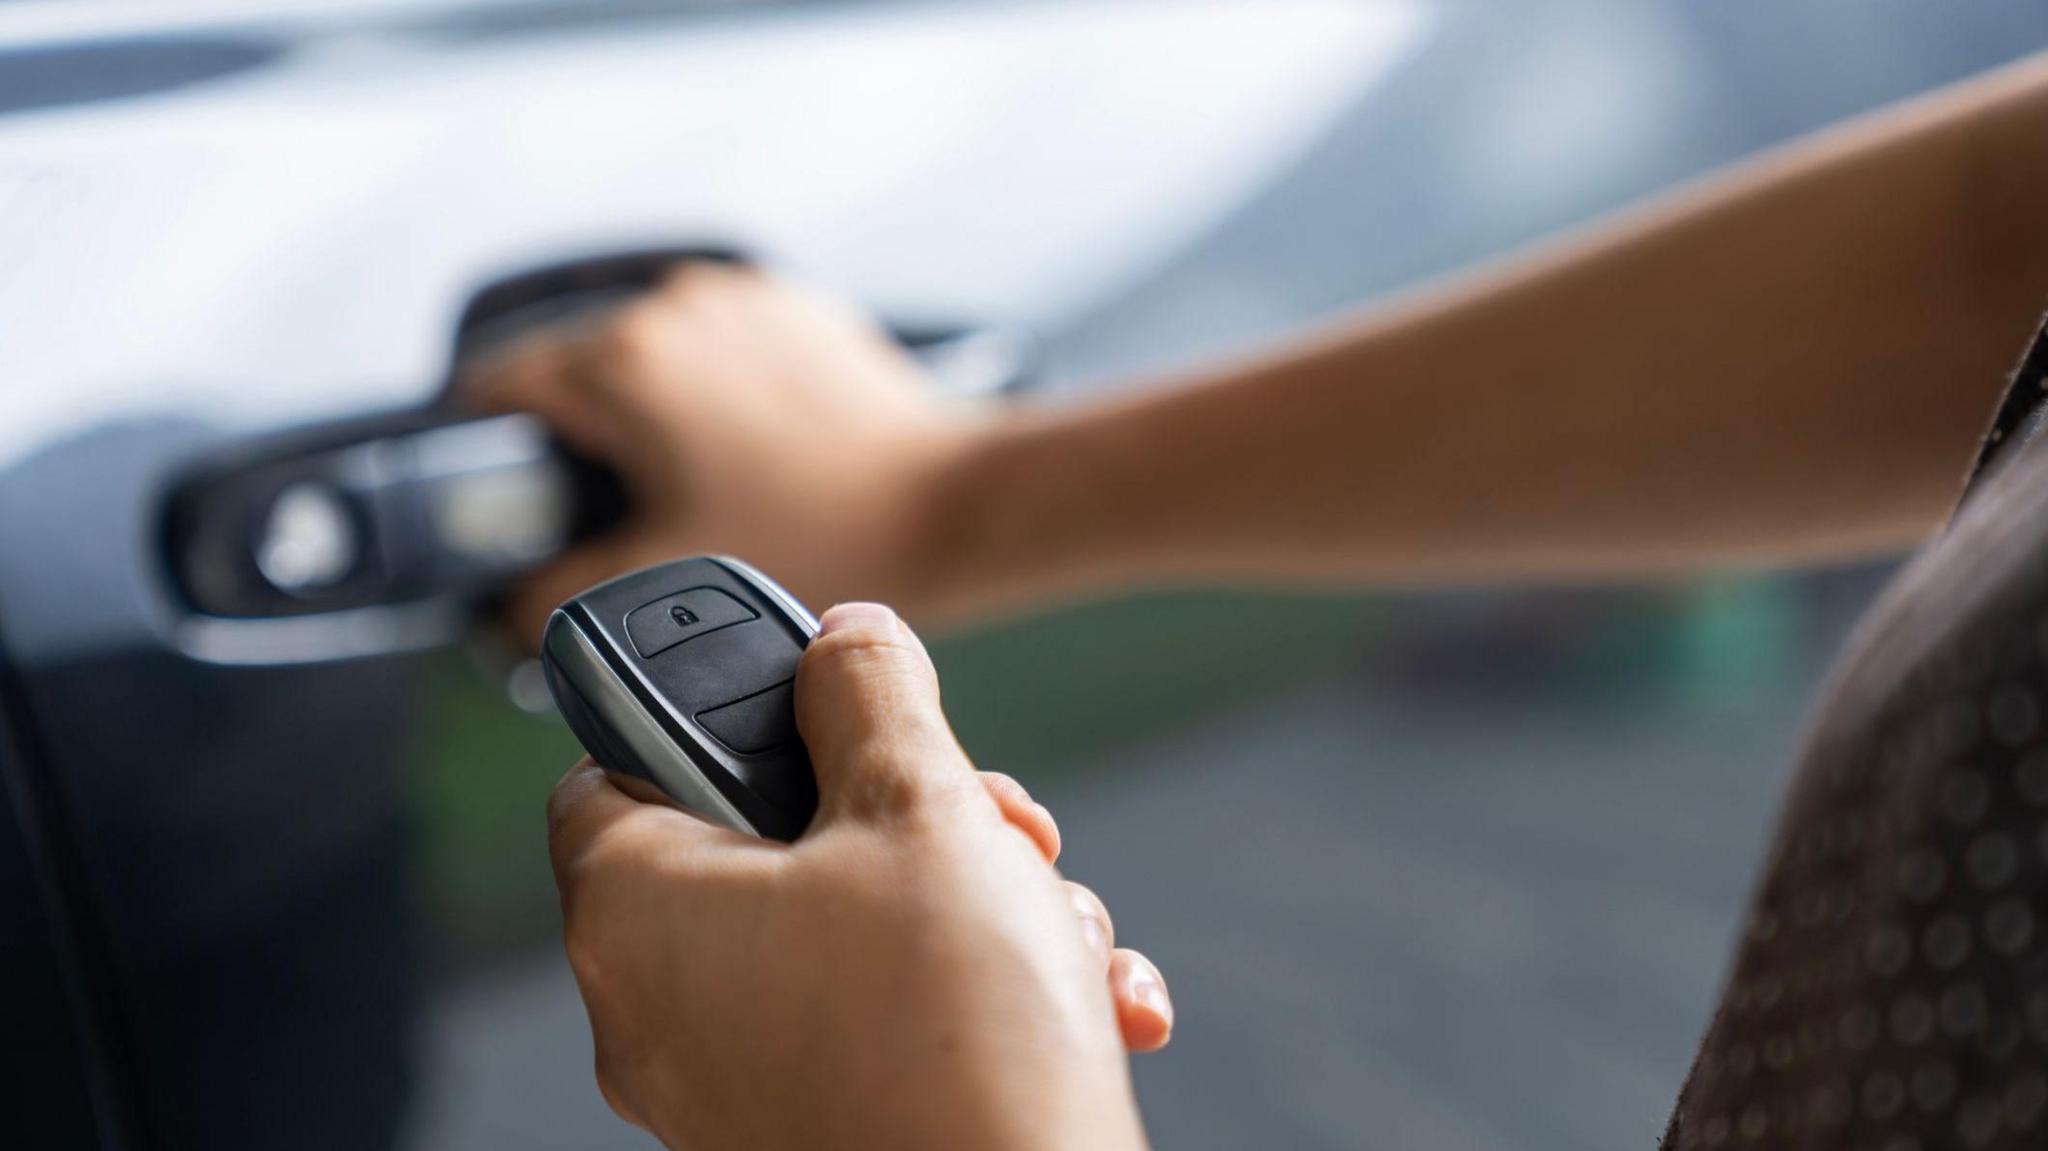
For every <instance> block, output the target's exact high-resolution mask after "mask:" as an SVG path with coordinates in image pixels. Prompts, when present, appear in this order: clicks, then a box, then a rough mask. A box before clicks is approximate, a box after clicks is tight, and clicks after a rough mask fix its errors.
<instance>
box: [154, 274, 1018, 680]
mask: <svg viewBox="0 0 2048 1151" xmlns="http://www.w3.org/2000/svg"><path fill="white" fill-rule="evenodd" d="M739 259H740V257H739V256H737V255H736V254H734V253H732V252H730V251H728V250H724V249H715V248H710V249H705V248H690V249H680V248H670V249H654V250H642V251H635V252H628V253H619V254H612V255H605V256H598V257H593V258H589V259H583V260H576V261H573V262H569V263H564V264H557V265H552V266H549V267H546V268H541V269H536V270H533V271H528V272H523V273H521V274H519V275H516V276H512V277H508V278H506V279H503V280H499V281H496V282H494V283H492V284H490V285H487V286H486V287H484V288H483V289H482V290H481V291H479V292H478V293H477V294H476V295H475V296H474V297H472V298H471V300H470V302H469V304H468V306H467V307H466V308H465V309H464V310H463V312H462V317H461V320H460V322H459V323H458V325H457V330H456V333H455V337H454V346H453V350H452V354H451V356H450V368H449V375H450V378H451V379H452V378H453V376H454V374H455V372H456V371H458V370H459V369H460V368H461V367H462V366H463V365H464V364H466V363H468V362H471V361H472V360H473V359H474V358H475V357H476V356H479V355H484V354H487V353H489V352H490V351H491V350H493V349H495V348H499V347H503V346H505V345H506V344H508V343H510V342H511V341H514V340H516V339H517V338H519V337H520V336H522V335H525V334H527V333H530V332H532V331H535V330H537V329H540V328H543V327H546V326H549V325H553V324H558V323H563V322H567V321H570V320H572V319H577V318H587V317H588V316H590V315H591V314H593V313H595V312H599V311H602V310H604V309H606V308H611V307H616V306H618V305H619V304H621V303H623V302H625V301H627V300H630V299H631V298H633V297H634V296H635V295H636V294H638V293H641V292H645V291H647V290H650V289H651V288H653V287H654V286H655V285H657V284H659V283H660V282H661V280H662V279H663V277H664V276H666V275H667V274H668V272H669V271H670V270H671V269H673V268H674V267H675V266H676V265H677V264H678V263H681V262H685V261H691V260H713V261H719V262H738V261H739ZM891 331H892V334H894V335H895V337H896V338H897V340H898V341H899V342H900V343H902V344H903V346H904V347H905V348H906V350H908V351H910V352H911V354H912V355H914V356H916V357H918V358H919V359H920V360H921V361H922V362H924V363H925V364H926V365H927V367H928V368H930V369H931V370H932V372H933V374H934V375H935V377H936V378H937V379H938V380H939V381H940V383H941V385H942V386H943V387H945V388H946V389H947V390H949V391H954V392H969V393H1000V392H1006V391H1009V390H1012V389H1014V388H1016V387H1018V386H1020V385H1022V384H1023V383H1025V382H1026V381H1027V380H1028V378H1029V377H1030V375H1031V374H1032V372H1033V371H1034V370H1035V366H1036V354H1037V353H1036V348H1035V346H1034V344H1033V342H1032V341H1031V340H1030V339H1028V338H1027V337H1025V336H1023V335H1021V334H1020V333H1017V332H1014V331H1010V330H1007V329H999V328H991V327H971V326H967V325H956V324H945V323H920V324H904V323H898V324H894V325H891ZM626 511H627V499H626V495H625V491H624V488H623V486H622V485H621V484H620V482H619V480H618V477H617V476H616V475H614V474H613V473H612V472H611V471H610V470H609V469H607V468H606V467H604V466H603V465H601V464H599V463H597V462H595V461H592V460H589V459H586V458H583V457H580V456H578V455H577V454H575V453H574V452H572V451H570V450H568V449H567V448H566V447H564V446H563V445H562V444H561V443H560V442H559V441H557V440H556V439H555V438H554V436H553V435H552V434H551V433H550V431H549V430H548V428H547V426H546V425H545V424H544V423H543V422H542V421H541V420H539V419H538V418H537V417H534V416H530V415H524V414H509V415H491V416H475V415H472V414H467V413H463V412H460V411H457V410H455V409H454V408H453V407H452V406H451V405H449V404H448V403H447V402H446V397H445V393H444V397H443V400H442V401H441V402H437V403H436V404H435V405H433V406H430V407H427V408H423V409H411V410H404V411H397V412H388V413H383V414H378V415H372V416H367V417H361V418H357V419H351V420H347V421H342V422H338V423H332V424H326V425H322V426H318V427H313V428H306V429H297V430H293V431H288V432H284V433H280V434H276V435H270V436H262V437H257V438H253V439H245V440H241V441H238V442H236V443H234V444H232V445H230V446H229V447H227V448H226V449H224V450H215V451H213V452H211V453H209V454H208V455H207V456H206V457H205V458H203V459H201V460H198V461H195V462H193V463H192V464H191V465H190V466H188V467H186V468H185V469H183V470H182V471H180V472H178V473H177V474H176V475H175V476H174V477H173V478H172V481H171V483H170V484H169V485H168V489H167V493H166V495H165V498H164V501H163V505H162V514H161V518H160V525H161V530H160V552H161V555H162V559H163V566H164V574H165V577H166V580H165V582H166V583H167V585H168V589H169V591H170V595H169V597H168V598H169V599H170V601H171V602H172V610H171V611H170V613H169V620H170V626H171V629H172V631H173V638H174V640H175V641H176V645H177V646H178V647H179V648H180V649H181V650H183V651H184V652H185V653H186V654H188V655H190V656H192V657H194V658H199V659H205V660H209V661H213V662H227V663H301V662H309V661H317V660H325V659H334V658H347V657H354V656H364V655H373V654H381V653H386V652H392V651H399V650H410V649H416V648H421V647H429V646H436V645H439V644H443V643H446V642H449V641H451V640H453V639H456V638H459V636H460V635H461V634H462V633H463V632H464V631H465V630H467V628H468V626H469V624H470V621H471V619H472V618H473V616H474V614H475V606H476V605H477V604H478V603H479V602H480V601H483V600H485V599H487V598H488V597H490V596H491V595H492V593H494V592H496V591H498V590H500V589H502V588H503V587H504V586H506V585H507V584H508V583H509V582H510V581H511V580H513V579H516V578H517V577H518V576H519V575H521V574H523V573H525V572H527V571H530V570H532V569H533V568H535V567H537V566H539V565H541V564H543V563H545V562H547V560H548V559H550V558H551V557H553V556H554V555H556V554H559V553H560V552H561V551H562V550H563V549H564V548H567V547H569V546H571V545H572V544H574V543H575V542H576V541H577V540H580V539H584V538H587V537H589V536H592V535H595V534H598V533H600V532H602V531H604V530H605V529H607V528H608V527H610V526H612V525H613V524H615V523H617V522H618V520H619V519H620V518H621V517H622V516H624V515H625V514H626Z"/></svg>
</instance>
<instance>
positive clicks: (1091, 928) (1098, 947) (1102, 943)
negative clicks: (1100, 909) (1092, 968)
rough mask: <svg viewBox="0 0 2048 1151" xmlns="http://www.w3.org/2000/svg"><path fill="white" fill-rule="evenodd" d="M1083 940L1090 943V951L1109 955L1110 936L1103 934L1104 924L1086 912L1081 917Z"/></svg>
mask: <svg viewBox="0 0 2048 1151" xmlns="http://www.w3.org/2000/svg"><path fill="white" fill-rule="evenodd" d="M1081 938H1083V939H1085V940H1087V941H1088V950H1090V951H1093V952H1095V953H1096V954H1097V955H1103V956H1107V955H1108V954H1109V936H1107V935H1104V934H1103V933H1102V924H1101V923H1098V922H1097V921H1096V919H1095V917H1094V916H1093V915H1089V914H1087V913H1086V912H1083V913H1082V915H1081Z"/></svg>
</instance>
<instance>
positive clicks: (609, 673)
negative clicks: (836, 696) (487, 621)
mask: <svg viewBox="0 0 2048 1151" xmlns="http://www.w3.org/2000/svg"><path fill="white" fill-rule="evenodd" d="M817 633H818V621H817V619H816V618H815V617H813V616H812V615H811V613H810V612H809V611H808V610H806V609H805V608H804V606H803V605H802V604H800V603H798V602H797V601H796V599H795V598H794V597H792V596H791V595H790V594H789V593H788V592H786V591H784V590H783V589H782V588H781V587H779V586H777V585H776V583H775V581H773V580H771V579H769V578H768V577H767V576H764V575H762V574H761V573H760V572H758V571H755V570H754V569H753V568H751V567H748V566H747V565H746V564H744V563H741V562H740V561H738V560H735V559H727V558H724V557H716V558H713V557H700V558H697V559H685V560H677V561H675V562H673V563H665V564H659V565H657V566H655V567H651V568H643V569H641V570H640V571H636V572H632V573H630V574H627V575H623V576H620V577H618V578H617V579H614V580H609V581H607V582H605V583H601V584H599V585H597V586H596V587H594V588H591V589H590V590H588V591H586V592H584V593H582V594H581V595H578V596H576V597H575V598H573V599H571V600H569V601H568V602H567V603H564V604H563V605H562V606H561V607H559V608H557V609H555V613H554V615H553V616H552V617H550V618H549V620H548V627H547V632H546V634H545V636H544V637H543V639H542V641H541V662H542V665H543V666H544V667H545V669H546V671H547V682H548V690H549V691H550V692H552V693H553V694H554V697H555V706H556V707H558V708H560V709H561V712H562V716H563V718H565V719H567V720H568V722H569V728H570V730H572V731H574V732H575V733H576V738H577V739H579V740H581V741H582V742H583V746H584V748H585V749H586V750H587V751H589V752H590V754H591V756H592V757H593V758H595V759H596V760H597V762H598V763H599V764H601V765H603V766H604V767H606V768H608V769H610V770H612V771H618V772H624V773H625V774H627V775H632V776H638V777H639V778H641V779H645V780H647V781H648V782H650V783H653V784H654V785H655V786H657V787H659V788H661V790H662V791H664V792H666V793H667V794H668V795H669V797H670V798H672V799H674V800H675V801H676V802H677V803H680V804H682V805H683V806H684V807H687V808H689V809H690V810H692V811H694V812H696V813H698V814H699V815H702V816H704V817H705V818H707V819H710V820H711V821H712V822H714V823H718V824H721V825H723V826H726V827H730V828H732V829H733V830H735V831H743V832H746V833H748V834H752V835H760V836H765V837H768V838H772V839H781V840H792V839H795V838H796V837H797V836H798V835H800V834H802V833H803V830H804V828H805V827H806V826H807V825H809V823H810V821H811V815H812V813H813V812H815V811H816V810H817V806H818V786H817V780H816V778H815V777H814V776H813V775H812V774H811V759H810V755H809V753H808V752H806V751H805V750H804V744H803V740H802V739H801V738H800V737H799V736H798V735H797V730H796V707H795V694H794V690H793V689H794V687H795V681H796V666H797V661H798V660H799V659H801V658H802V656H803V651H804V647H805V646H806V645H807V644H809V643H810V641H811V637H813V636H815V635H816V634H817Z"/></svg>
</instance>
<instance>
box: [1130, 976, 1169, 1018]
mask: <svg viewBox="0 0 2048 1151" xmlns="http://www.w3.org/2000/svg"><path fill="white" fill-rule="evenodd" d="M1128 990H1129V991H1130V996H1131V1002H1133V1003H1135V1004H1137V1005H1138V1006H1140V1007H1143V1008H1145V1009H1146V1010H1147V1011H1150V1012H1152V1013H1153V1014H1155V1015H1157V1016H1159V1018H1161V1019H1163V1020H1165V1021H1166V1026H1167V1027H1168V1028H1171V1027H1172V1026H1173V1000H1172V998H1170V997H1169V996H1168V995H1167V994H1166V981H1165V980H1163V979H1161V978H1159V972H1157V971H1155V970H1153V967H1152V964H1151V963H1150V962H1147V961H1144V960H1139V961H1137V962H1134V963H1132V964H1131V981H1130V984H1129V988H1128Z"/></svg>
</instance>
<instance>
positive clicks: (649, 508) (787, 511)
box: [459, 264, 979, 641]
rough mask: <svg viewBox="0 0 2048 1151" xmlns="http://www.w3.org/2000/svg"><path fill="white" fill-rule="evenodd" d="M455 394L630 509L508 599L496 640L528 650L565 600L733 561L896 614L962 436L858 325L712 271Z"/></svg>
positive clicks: (798, 296) (807, 591)
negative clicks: (590, 461)
mask: <svg viewBox="0 0 2048 1151" xmlns="http://www.w3.org/2000/svg"><path fill="white" fill-rule="evenodd" d="M459 388H460V392H461V394H462V395H463V397H464V398H465V399H466V400H467V401H468V402H470V403H472V404H473V405H475V406H477V407H480V408H483V409H486V410H493V411H507V410H521V411H531V412H534V413H537V414H538V415H540V416H542V417H543V418H545V419H546V420H547V421H548V423H549V424H550V425H552V426H553V428H554V430H555V432H556V434H558V435H559V436H561V437H562V439H563V440H564V441H565V442H566V443H568V444H569V445H570V446H572V447H574V448H575V449H577V450H578V451H581V452H583V453H585V454H587V455H589V456H591V457H592V458H595V459H598V460H602V461H604V462H605V463H607V464H609V465H610V466H612V467H614V468H616V469H617V470H618V471H619V473H620V475H621V476H622V477H623V478H624V481H625V484H626V487H627V490H628V493H629V495H630V496H631V498H632V500H633V512H632V515H631V518H630V520H629V522H627V523H626V524H624V525H622V526H621V527H620V529H619V530H617V531H615V532H613V533H611V534H609V535H607V536H606V537H605V538H603V539H600V540H596V541H592V542H591V543H588V544H586V545H584V546H582V547H580V548H577V549H575V550H573V551H571V552H569V553H568V554H566V555H564V556H562V557H561V558H559V559H558V560H557V561H556V562H555V563H553V564H552V565H551V566H549V567H548V568H546V569H545V570H543V571H541V572H539V573H538V574H536V575H535V576H533V577H531V578H529V579H528V580H527V581H525V583H524V584H523V586H521V587H520V588H519V589H517V591H516V592H515V594H514V596H513V597H512V600H511V603H510V605H509V610H510V616H511V622H512V624H513V626H514V627H515V629H517V630H518V631H519V633H520V634H521V635H522V636H524V637H525V638H526V639H528V640H529V641H537V640H538V637H539V635H540V631H541V628H542V627H543V626H544V625H545V623H546V620H547V615H548V613H549V612H550V611H552V610H553V609H554V607H555V605H556V604H558V603H560V602H561V601H562V600H564V599H566V598H568V597H569V596H571V595H573V594H575V593H576V592H579V591H581V590H583V589H584V588H586V587H589V586H590V585H592V584H595V583H599V582H601V581H603V580H605V579H608V578H610V577H611V576H614V575H617V574H619V573H621V572H624V571H629V570H631V569H633V568H637V567H643V566H646V565H647V564H650V563H654V562H657V561H660V560H665V559H672V558H674V557H676V556H679V555H687V554H699V553H729V554H733V555H739V556H744V557H745V558H746V559H747V561H748V562H749V563H754V564H757V565H759V566H761V567H762V568H764V569H765V570H767V571H771V572H774V573H775V576H776V579H777V580H779V581H781V582H782V583H783V584H784V585H785V586H787V587H788V588H789V589H790V590H791V591H793V592H795V593H796V594H797V596H798V597H799V598H801V599H805V600H808V601H810V602H813V603H835V602H839V601H840V600H844V599H857V598H878V599H887V600H889V601H890V602H906V600H908V599H909V598H911V597H912V596H913V594H914V586H915V582H916V580H915V578H914V577H915V574H916V573H917V572H918V571H920V570H922V568H921V565H920V562H919V558H918V555H917V551H918V541H919V539H920V538H921V529H922V526H923V525H922V520H923V519H924V518H925V516H926V515H927V512H926V510H925V508H926V504H927V502H928V501H929V500H930V499H931V498H932V493H933V492H934V491H935V490H936V488H937V487H938V484H937V483H936V481H935V477H936V476H937V475H938V474H939V472H940V471H941V470H942V469H943V468H944V467H945V466H946V463H947V462H948V461H949V460H950V459H952V458H953V457H954V456H955V455H957V454H958V453H959V452H961V451H962V450H963V449H964V447H965V445H966V444H967V443H968V442H969V441H970V440H972V439H973V438H974V434H973V433H974V431H975V430H976V428H977V427H978V426H979V421H977V420H975V419H972V418H970V417H969V416H968V414H967V413H966V412H964V411H963V410H961V409H958V408H956V407H951V406H948V405H947V404H946V403H945V402H944V401H942V400H941V399H940V398H938V397H936V396H934V395H933V393H932V389H931V385H930V381H929V380H928V379H926V378H925V376H924V375H923V373H922V372H921V371H920V370H919V368H918V367H917V365H916V364H915V362H913V361H912V360H911V359H910V358H909V357H908V356H906V355H905V354H904V353H903V352H902V351H901V350H900V349H899V348H897V347H896V345H895V344H894V342H893V341H891V340H890V339H889V338H888V337H887V335H886V334H884V333H882V332H880V331H878V330H877V329H876V328H875V327H874V326H873V325H872V324H870V323H869V322H868V321H867V320H865V319H864V318H862V317H860V316H859V315H857V314H855V313H854V312H852V311H850V310H848V309H846V308H844V307H841V306H838V305H836V304H834V303H831V302H829V301H826V300H824V299H822V298H820V297H816V296H812V295H809V294H806V293H804V292H802V291H799V290H797V289H795V288H793V287H790V286H787V285H784V284H780V283H777V282H774V281H771V280H769V279H767V278H765V277H763V276H762V275H761V274H759V273H757V272H755V271H752V270H750V269H747V268H742V267H732V266H726V265H718V264H687V265H684V266H682V267H681V268H679V269H678V270H677V271H676V272H674V273H673V274H672V275H671V276H670V277H669V279H668V280H667V281H666V282H665V283H664V284H663V286H662V287H661V288H660V289H658V290H657V291H655V292H653V293H652V294H650V295H648V296H646V297H643V298H641V299H639V300H637V301H636V302H634V303H632V304H629V305H626V306H625V307H623V308H621V309H620V310H619V311H617V312H615V313H610V314H608V315H607V316H605V317H604V318H602V319H601V320H598V321H594V322H592V323H589V324H585V325H581V326H572V327H568V328H563V329H558V330H552V331H546V332H539V333H535V334H534V335H532V336H529V337H527V338H526V339H523V340H521V341H519V342H518V343H517V344H516V345H514V346H513V347H512V348H510V349H508V350H507V351H506V352H505V353H503V354H501V355H500V356H498V357H496V358H494V359H492V360H489V361H487V362H485V363H482V364H479V365H477V366H476V367H475V368H473V369H472V370H471V371H470V372H468V373H467V374H466V375H465V376H464V378H463V380H462V381H461V384H460V386H459Z"/></svg>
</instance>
